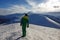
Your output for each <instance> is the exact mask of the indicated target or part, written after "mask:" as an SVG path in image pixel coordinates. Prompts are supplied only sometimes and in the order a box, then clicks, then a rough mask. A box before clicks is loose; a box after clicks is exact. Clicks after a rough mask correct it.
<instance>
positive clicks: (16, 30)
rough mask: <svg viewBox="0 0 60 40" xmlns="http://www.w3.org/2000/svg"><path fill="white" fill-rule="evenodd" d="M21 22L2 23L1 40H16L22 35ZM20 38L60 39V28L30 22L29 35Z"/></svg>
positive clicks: (30, 39)
mask: <svg viewBox="0 0 60 40" xmlns="http://www.w3.org/2000/svg"><path fill="white" fill-rule="evenodd" d="M21 31H22V29H21V26H20V24H19V23H14V24H9V25H4V26H3V25H0V40H15V39H16V38H18V37H20V36H22V32H21ZM19 40H60V29H55V28H49V27H44V26H38V25H33V24H30V27H29V28H27V36H26V37H25V38H20V39H19Z"/></svg>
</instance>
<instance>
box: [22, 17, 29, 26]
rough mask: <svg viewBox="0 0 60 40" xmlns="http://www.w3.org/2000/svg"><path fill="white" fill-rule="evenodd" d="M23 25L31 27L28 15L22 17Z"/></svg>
mask: <svg viewBox="0 0 60 40" xmlns="http://www.w3.org/2000/svg"><path fill="white" fill-rule="evenodd" d="M21 25H22V26H24V27H29V18H28V16H24V17H22V19H21Z"/></svg>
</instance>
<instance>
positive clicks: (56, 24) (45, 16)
mask: <svg viewBox="0 0 60 40" xmlns="http://www.w3.org/2000/svg"><path fill="white" fill-rule="evenodd" d="M45 17H46V16H45ZM46 19H47V20H49V21H50V22H52V23H54V24H56V25H58V26H60V24H59V23H57V22H55V21H53V20H52V19H50V18H49V17H46Z"/></svg>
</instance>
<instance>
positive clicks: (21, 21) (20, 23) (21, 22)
mask: <svg viewBox="0 0 60 40" xmlns="http://www.w3.org/2000/svg"><path fill="white" fill-rule="evenodd" d="M21 25H22V18H21V21H20V26H21Z"/></svg>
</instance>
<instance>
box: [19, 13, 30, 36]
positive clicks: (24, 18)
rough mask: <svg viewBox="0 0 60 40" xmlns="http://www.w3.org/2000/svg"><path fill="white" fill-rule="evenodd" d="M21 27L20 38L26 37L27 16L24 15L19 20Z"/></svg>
mask: <svg viewBox="0 0 60 40" xmlns="http://www.w3.org/2000/svg"><path fill="white" fill-rule="evenodd" d="M20 25H21V26H22V37H25V36H26V27H29V18H28V15H27V14H25V15H24V16H23V17H22V18H21V24H20Z"/></svg>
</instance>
